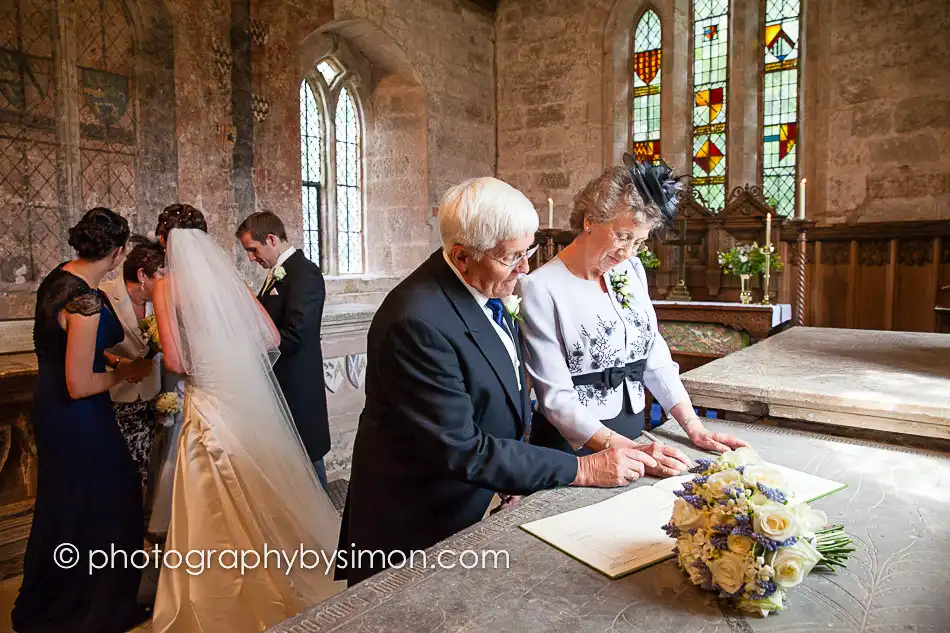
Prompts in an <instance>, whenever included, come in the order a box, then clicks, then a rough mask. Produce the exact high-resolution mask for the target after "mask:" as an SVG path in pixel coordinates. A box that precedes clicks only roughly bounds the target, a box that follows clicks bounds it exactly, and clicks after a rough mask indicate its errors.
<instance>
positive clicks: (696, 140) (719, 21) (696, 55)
mask: <svg viewBox="0 0 950 633" xmlns="http://www.w3.org/2000/svg"><path fill="white" fill-rule="evenodd" d="M728 68H729V0H694V3H693V95H694V99H695V100H694V103H693V169H692V176H693V178H692V181H693V187H694V190H695V191H696V193H697V194H698V195H699V197H700V198H701V199H702V201H703V202H704V203H705V205H706V206H707V207H708V208H710V209H713V210H718V209H722V208H723V206H724V204H725V198H726V97H727V95H726V77H727V75H728Z"/></svg>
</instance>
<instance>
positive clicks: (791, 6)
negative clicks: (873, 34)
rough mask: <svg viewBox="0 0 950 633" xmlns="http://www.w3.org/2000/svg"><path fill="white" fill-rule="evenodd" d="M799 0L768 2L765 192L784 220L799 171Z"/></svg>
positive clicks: (790, 207) (764, 93)
mask: <svg viewBox="0 0 950 633" xmlns="http://www.w3.org/2000/svg"><path fill="white" fill-rule="evenodd" d="M800 10H801V2H800V0H765V34H764V35H765V47H764V48H765V66H764V73H763V77H762V106H763V110H764V112H763V121H762V123H763V137H762V143H763V145H762V191H763V193H764V195H765V198H766V199H767V200H769V203H770V204H772V205H774V206H775V209H776V211H777V212H778V213H779V214H780V215H784V216H786V217H791V216H792V215H793V214H794V212H795V191H796V189H797V188H796V186H795V182H796V178H797V171H798V169H797V168H798V151H797V148H796V146H797V144H798V60H799V50H798V43H799V41H800V40H799V31H800V22H799V12H800Z"/></svg>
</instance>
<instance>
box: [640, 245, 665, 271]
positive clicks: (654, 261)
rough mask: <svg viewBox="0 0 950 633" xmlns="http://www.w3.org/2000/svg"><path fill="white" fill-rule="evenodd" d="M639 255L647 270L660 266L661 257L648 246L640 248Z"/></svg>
mask: <svg viewBox="0 0 950 633" xmlns="http://www.w3.org/2000/svg"><path fill="white" fill-rule="evenodd" d="M637 256H638V257H639V258H640V263H641V264H643V267H644V268H645V269H646V270H653V269H655V268H659V267H660V258H659V257H657V256H656V254H655V253H654V252H653V251H651V250H650V249H649V248H647V247H646V246H644V247H643V248H642V249H640V252H639V253H637Z"/></svg>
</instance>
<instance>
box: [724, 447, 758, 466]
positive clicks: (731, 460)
mask: <svg viewBox="0 0 950 633" xmlns="http://www.w3.org/2000/svg"><path fill="white" fill-rule="evenodd" d="M719 463H720V464H725V465H726V466H732V467H733V468H738V467H739V466H749V465H751V464H761V463H762V458H761V457H759V454H758V453H756V452H755V451H754V450H752V449H751V448H749V447H748V446H741V447H739V448H737V449H736V450H734V451H726V452H725V453H723V454H722V455H721V456H720V457H719Z"/></svg>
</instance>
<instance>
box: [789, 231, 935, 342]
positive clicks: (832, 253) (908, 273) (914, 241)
mask: <svg viewBox="0 0 950 633" xmlns="http://www.w3.org/2000/svg"><path fill="white" fill-rule="evenodd" d="M808 241H809V244H808V249H807V251H806V253H807V256H808V267H807V280H808V284H807V285H808V301H807V310H806V317H807V323H808V324H809V325H817V326H822V327H841V328H857V329H865V330H901V331H909V332H936V331H940V329H941V327H940V324H939V323H938V311H937V310H936V308H937V306H945V307H946V306H950V221H941V222H887V223H871V224H859V225H854V226H843V227H827V228H824V227H818V228H815V229H812V230H811V231H809V233H808ZM794 274H797V270H796V271H795V273H794Z"/></svg>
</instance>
